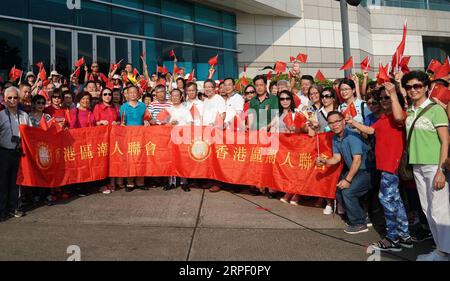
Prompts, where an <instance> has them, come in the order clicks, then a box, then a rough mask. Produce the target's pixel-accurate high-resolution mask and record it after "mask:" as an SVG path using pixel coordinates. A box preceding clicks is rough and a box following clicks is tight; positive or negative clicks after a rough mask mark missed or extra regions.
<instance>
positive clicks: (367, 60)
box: [361, 56, 370, 71]
mask: <svg viewBox="0 0 450 281" xmlns="http://www.w3.org/2000/svg"><path fill="white" fill-rule="evenodd" d="M361 70H362V71H370V58H369V56H367V57H365V58H364V59H363V61H362V62H361Z"/></svg>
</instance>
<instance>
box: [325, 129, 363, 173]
mask: <svg viewBox="0 0 450 281" xmlns="http://www.w3.org/2000/svg"><path fill="white" fill-rule="evenodd" d="M367 150H368V146H367V144H365V143H364V142H363V141H362V139H361V137H360V136H359V134H358V133H355V132H353V131H351V130H349V129H345V131H344V137H343V138H342V139H341V138H339V136H338V135H335V136H334V137H333V153H334V154H340V155H341V156H342V157H343V158H344V162H345V165H346V166H347V168H348V169H350V166H351V165H352V163H353V156H354V155H361V165H360V166H359V170H366V159H367Z"/></svg>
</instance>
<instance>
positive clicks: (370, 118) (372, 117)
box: [364, 113, 378, 127]
mask: <svg viewBox="0 0 450 281" xmlns="http://www.w3.org/2000/svg"><path fill="white" fill-rule="evenodd" d="M377 121H378V117H377V116H375V113H370V114H369V115H367V117H366V118H365V119H364V125H366V126H367V127H370V126H372V125H373V124H375V123H376V122H377Z"/></svg>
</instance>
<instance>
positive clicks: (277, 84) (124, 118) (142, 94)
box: [0, 62, 450, 261]
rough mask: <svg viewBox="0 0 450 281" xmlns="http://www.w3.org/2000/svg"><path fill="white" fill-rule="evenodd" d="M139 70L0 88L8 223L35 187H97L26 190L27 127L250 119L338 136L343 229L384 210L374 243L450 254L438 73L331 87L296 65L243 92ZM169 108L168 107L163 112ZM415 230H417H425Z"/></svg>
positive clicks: (360, 228) (212, 186)
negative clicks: (283, 76)
mask: <svg viewBox="0 0 450 281" xmlns="http://www.w3.org/2000/svg"><path fill="white" fill-rule="evenodd" d="M133 70H134V69H133V66H132V65H131V64H127V65H126V67H125V69H124V70H123V71H122V72H121V74H120V75H119V74H116V72H117V71H118V66H117V65H115V66H114V67H113V68H112V69H111V71H110V73H109V74H108V75H105V74H103V73H101V72H100V71H99V66H98V64H97V63H95V62H93V63H92V65H91V67H90V69H89V68H88V67H87V66H85V68H84V71H85V76H84V83H82V84H81V83H80V81H79V80H80V79H79V76H80V72H78V74H77V73H74V74H72V75H71V77H70V79H69V80H65V79H63V77H62V76H61V75H59V74H58V73H57V72H56V71H52V72H51V76H50V77H49V78H48V79H46V80H44V81H42V80H41V79H40V78H39V77H38V78H37V77H36V76H35V75H34V73H32V72H29V73H27V75H26V77H25V80H24V81H21V83H20V84H19V85H18V86H16V85H17V84H16V83H17V81H8V82H6V83H3V84H1V85H0V92H1V93H2V95H1V96H2V100H0V103H1V106H0V107H1V108H0V109H1V111H0V153H1V155H2V160H1V161H0V221H4V220H6V219H7V218H9V217H12V216H14V217H21V216H23V215H24V213H23V212H22V211H21V210H20V208H19V207H20V202H24V201H26V200H25V199H26V198H27V196H26V195H27V190H28V192H30V194H31V195H30V198H31V201H32V202H33V201H34V202H35V203H37V202H39V201H40V200H45V201H46V203H47V204H49V205H52V204H54V203H55V201H56V200H59V199H61V198H62V199H67V198H68V197H70V196H71V194H72V195H73V192H75V193H78V195H85V194H86V191H87V190H88V187H87V185H86V184H83V185H77V186H76V187H62V188H58V189H40V188H31V189H26V188H22V189H21V188H20V187H18V186H17V185H16V177H17V170H18V168H19V164H20V157H21V155H22V151H21V145H22V144H21V139H20V132H19V125H21V124H22V125H23V124H25V125H29V126H33V127H39V126H41V124H42V122H47V123H50V122H52V124H53V125H55V126H58V127H59V128H61V129H76V128H86V127H94V126H110V125H112V126H114V125H118V126H120V125H122V126H160V125H166V124H168V125H172V126H179V125H180V126H183V125H191V124H192V125H203V126H220V127H222V128H224V129H227V128H231V127H233V126H235V122H234V120H235V119H236V118H240V119H241V120H243V122H240V124H241V126H242V127H241V128H238V129H239V130H263V131H266V132H272V133H286V134H307V135H309V136H314V135H315V134H317V133H322V132H333V133H334V138H333V156H332V157H331V158H328V159H325V158H322V157H320V156H319V157H318V158H317V165H319V166H320V165H328V166H331V165H338V164H340V163H343V169H342V172H341V176H340V179H339V181H338V184H337V192H336V199H337V213H338V214H339V215H341V216H342V218H343V219H344V220H345V221H346V223H347V227H346V228H345V230H344V231H345V232H346V233H348V234H358V233H363V232H367V231H368V230H369V229H368V226H370V223H371V222H370V221H371V219H373V218H374V216H377V215H378V216H382V217H384V221H385V223H384V226H385V229H386V234H385V235H384V238H383V239H381V240H380V241H378V242H376V243H374V244H373V245H372V246H373V247H374V248H376V249H379V250H382V251H401V250H402V248H403V247H406V248H411V247H413V242H421V241H424V240H426V239H434V242H435V244H436V250H434V251H432V252H431V253H429V254H427V255H421V256H419V257H418V258H417V259H418V260H447V261H448V260H450V203H449V201H450V196H449V187H448V178H447V177H448V170H447V169H448V168H450V160H448V145H449V141H448V138H449V129H448V121H449V118H450V108H449V107H447V105H446V104H443V102H442V101H439V100H436V99H434V98H430V96H429V93H430V90H431V89H432V87H433V85H434V84H437V83H438V84H441V85H444V86H445V87H447V88H448V87H449V82H448V80H445V79H436V80H430V77H429V75H428V73H425V72H422V71H411V72H409V73H406V74H403V73H402V72H398V73H395V74H394V75H393V77H392V78H391V81H390V82H384V83H382V84H378V83H377V82H374V81H370V79H369V77H368V73H367V72H364V73H363V79H362V81H360V80H359V79H358V77H357V76H356V75H354V76H352V77H351V78H344V79H336V80H335V81H334V82H333V86H332V87H323V86H321V85H319V84H317V83H315V81H314V79H313V77H312V76H310V75H302V74H301V72H300V68H299V63H298V62H294V65H293V67H292V70H291V75H290V79H289V80H277V81H268V80H267V76H266V75H257V76H255V77H254V78H253V80H252V83H250V84H249V85H247V86H245V88H244V89H243V91H242V92H238V91H236V88H237V87H236V86H237V85H236V82H235V81H236V80H235V79H234V78H232V77H228V78H225V79H223V80H222V81H219V83H217V81H215V80H213V79H212V76H213V74H214V69H213V68H211V69H210V73H209V74H210V75H209V77H208V79H206V80H205V81H203V82H202V83H200V82H196V81H195V79H192V77H189V78H187V79H186V76H185V74H184V70H183V71H180V72H178V73H176V74H174V75H172V74H170V73H154V74H152V75H151V76H150V75H149V73H148V71H147V68H146V66H145V64H144V74H143V75H139V74H137V73H136V71H133ZM200 85H201V89H202V91H201V92H199V86H200ZM163 111H165V112H167V113H168V114H167V115H165V117H164V118H161V112H163ZM405 156H408V157H406V158H405ZM404 159H406V161H404ZM408 175H409V176H408ZM89 185H90V186H92V185H97V186H98V187H100V191H101V192H103V193H104V194H109V193H111V192H113V191H114V190H116V189H121V188H124V189H125V190H126V191H127V192H130V191H132V190H133V189H134V188H140V189H143V190H148V187H149V186H151V185H154V186H163V188H164V190H169V189H173V188H175V187H178V186H180V187H181V188H182V189H183V190H184V191H189V190H190V188H191V187H192V186H195V185H196V186H207V187H208V188H209V191H211V192H218V191H220V190H221V189H227V188H232V189H234V190H238V189H241V190H242V187H240V188H238V187H230V186H229V185H228V184H226V183H221V182H217V181H204V180H196V179H184V178H177V177H169V178H168V179H165V178H163V179H151V178H144V177H136V178H127V179H123V178H111V179H108V180H105V181H102V182H99V183H94V184H89ZM246 189H247V190H248V191H249V192H251V193H252V194H254V195H258V194H263V193H264V194H266V195H267V196H268V197H269V198H279V199H280V200H281V202H283V203H288V204H292V205H298V204H299V202H300V200H301V199H302V196H301V195H299V194H279V193H278V192H277V191H276V190H273V189H271V188H270V187H267V188H256V187H246ZM29 190H31V191H29ZM306 200H315V202H316V203H315V204H316V205H317V206H321V207H323V208H324V209H323V213H324V214H325V215H330V214H332V213H333V212H334V210H333V200H330V199H322V198H306ZM412 226H417V227H415V228H414V232H413V231H412V229H413V228H412Z"/></svg>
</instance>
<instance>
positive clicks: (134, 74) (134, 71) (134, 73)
mask: <svg viewBox="0 0 450 281" xmlns="http://www.w3.org/2000/svg"><path fill="white" fill-rule="evenodd" d="M137 75H138V71H137V69H136V68H135V69H133V76H134V77H136V76H137Z"/></svg>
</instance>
